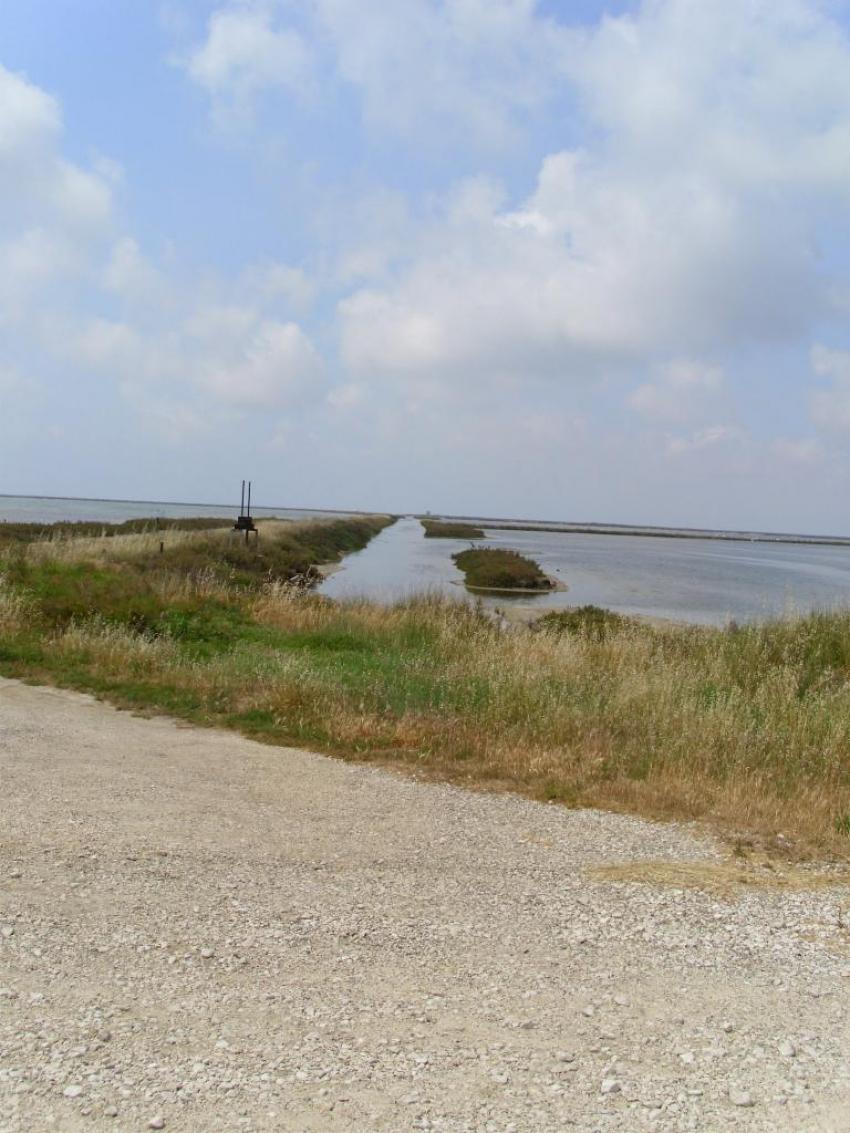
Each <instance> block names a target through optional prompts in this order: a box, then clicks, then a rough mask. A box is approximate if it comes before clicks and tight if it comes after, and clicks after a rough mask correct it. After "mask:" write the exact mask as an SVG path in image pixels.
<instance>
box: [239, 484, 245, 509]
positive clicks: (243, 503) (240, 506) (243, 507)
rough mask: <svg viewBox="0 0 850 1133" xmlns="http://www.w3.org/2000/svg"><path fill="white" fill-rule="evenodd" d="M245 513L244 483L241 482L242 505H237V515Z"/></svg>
mask: <svg viewBox="0 0 850 1133" xmlns="http://www.w3.org/2000/svg"><path fill="white" fill-rule="evenodd" d="M244 512H245V481H244V480H243V481H242V503H241V504H240V505H239V514H240V515H243V514H244Z"/></svg>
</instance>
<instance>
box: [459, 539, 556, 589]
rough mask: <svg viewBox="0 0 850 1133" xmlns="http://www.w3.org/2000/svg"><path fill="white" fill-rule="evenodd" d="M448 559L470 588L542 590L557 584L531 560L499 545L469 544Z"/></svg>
mask: <svg viewBox="0 0 850 1133" xmlns="http://www.w3.org/2000/svg"><path fill="white" fill-rule="evenodd" d="M452 560H453V561H454V562H455V563H456V564H457V566H458V567H459V568H460V570H462V571H463V573H464V575H465V581H466V585H467V587H468V588H469V589H470V590H503V591H507V590H513V591H535V592H539V591H543V590H556V589H558V583H557V582H556V581H555V580H554V579H551V578H549V576H548V575H547V574H544V572H543V571H542V570H541V569H540V566H539V565H538V564H537V563H536V562H534V561H533V560H532V559H527V558H526V557H525V556H524V555H521V554H520V553H519V551H509V550H505V549H503V548H500V547H472V548H471V549H470V550H468V551H459V552H458V553H457V554H456V555H452Z"/></svg>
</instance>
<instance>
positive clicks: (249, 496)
mask: <svg viewBox="0 0 850 1133" xmlns="http://www.w3.org/2000/svg"><path fill="white" fill-rule="evenodd" d="M248 518H249V519H250V518H251V481H250V480H249V481H248Z"/></svg>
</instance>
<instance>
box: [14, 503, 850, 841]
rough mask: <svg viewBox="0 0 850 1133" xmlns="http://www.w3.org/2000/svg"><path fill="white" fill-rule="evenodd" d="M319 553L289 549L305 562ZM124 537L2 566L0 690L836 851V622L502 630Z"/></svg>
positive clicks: (466, 609)
mask: <svg viewBox="0 0 850 1133" xmlns="http://www.w3.org/2000/svg"><path fill="white" fill-rule="evenodd" d="M374 522H375V524H376V525H378V526H379V525H380V523H381V522H382V521H374ZM294 526H295V525H293V527H294ZM308 527H309V525H308ZM293 534H294V532H293V531H292V529H291V528H290V530H289V533H288V537H292V535H293ZM339 534H340V535H341V532H340V533H339ZM361 534H362V533H361ZM328 537H329V536H328V533H327V531H325V532H323V533H322V534H321V536H319V535H318V534H317V533H316V532H310V531H309V530H308V531H306V532H304V538H305V540H307V542H308V543H309V545H310V546H311V547H313V548H314V549H315V548H316V547H318V549H319V550H320V551H321V553H322V554H323V555H324V554H325V553H326V547H325V545H324V544H325V540H327V538H328ZM346 537H347V536H346ZM133 538H138V537H135V536H127V537H126V538H122V539H113V540H101V543H102V544H105V543H107V542H108V543H109V547H110V551H109V554H106V552H105V551H103V550H102V549H101V552H100V554H99V555H95V554H94V552H93V551H92V550H91V548H90V546H89V541H86V540H81V541H80V544H81V545H80V547H78V548H77V549H76V551H74V552H73V553H72V548H71V546H70V544H68V545H63V547H62V554H61V555H58V554H57V553H56V551H57V548H56V546H54V548H53V552H52V554H53V557H49V556H48V557H45V556H46V554H47V551H46V549H45V547H44V545H43V544H35V545H32V546H28V547H26V548H24V549H21V548H20V547H19V548H17V549H15V550H13V551H12V552H10V553H8V554H7V555H6V556H5V557H4V558H2V560H0V563H1V564H2V565H0V671H2V672H3V673H4V674H5V675H8V676H17V677H22V678H25V679H32V680H38V681H47V682H54V683H57V684H61V685H64V686H67V687H72V688H78V689H83V690H87V691H91V692H93V693H95V694H97V695H99V696H105V697H108V698H110V699H111V700H113V701H115V702H117V703H119V704H123V705H127V706H130V707H134V708H138V709H150V710H160V711H166V712H169V713H171V714H173V715H177V716H181V717H184V718H186V719H188V720H192V721H194V722H196V723H200V724H216V725H222V726H227V727H233V728H236V729H239V730H240V731H242V732H243V733H245V734H246V735H249V736H253V737H256V738H258V739H262V740H265V741H267V742H272V743H295V744H303V745H305V746H309V747H313V748H316V749H320V750H325V751H329V752H334V753H338V754H341V755H344V756H346V757H348V758H353V759H361V760H374V761H377V762H381V763H392V764H394V765H399V766H407V767H410V768H413V769H415V770H416V771H417V773H419V774H427V775H433V776H438V777H441V778H445V779H451V780H454V781H457V782H460V783H464V784H468V785H470V786H485V787H489V788H493V789H503V788H510V789H513V790H518V791H521V792H523V793H526V794H528V795H530V796H531V797H534V798H539V799H548V800H553V801H558V802H562V803H566V804H568V805H599V806H603V807H607V808H612V809H621V810H627V811H632V812H635V813H641V814H649V815H655V816H667V817H677V818H688V819H690V818H693V819H703V820H708V821H711V822H712V823H714V824H716V825H718V826H719V827H720V828H721V829H725V830H727V831H730V832H733V833H737V834H740V833H741V832H748V833H756V834H758V835H760V836H763V837H764V838H765V840H769V839H771V838H776V837H777V836H778V835H780V834H781V835H782V836H783V841H782V845H783V846H786V847H788V846H791V847H793V848H796V849H797V850H798V851H800V852H802V851H803V850H804V849H806V848H810V849H811V848H814V849H817V850H818V851H820V852H822V853H832V854H836V855H841V856H845V857H846V856H850V613H834V614H815V615H812V616H810V617H806V618H802V619H798V620H795V621H783V622H775V623H771V624H767V625H763V626H752V627H745V628H740V629H730V630H719V629H718V630H714V629H702V628H681V627H669V628H664V629H658V628H653V627H649V626H646V625H642V624H637V623H635V622H632V621H630V620H628V619H617V618H616V617H610V616H603V615H602V614H600V613H598V612H597V613H592V612H590V613H589V612H585V613H584V614H580V613H578V614H574V616H570V617H559V618H558V619H554V618H552V619H548V620H547V622H546V623H544V624H543V626H542V628H541V629H538V630H536V631H531V630H525V629H517V630H513V631H504V630H501V629H500V628H498V627H497V626H496V625H495V624H494V623H493V622H492V621H491V620H490V619H489V618H488V617H487V616H486V615H485V614H484V613H483V612H482V611H480V610H478V609H476V608H475V607H474V606H471V605H469V604H468V603H465V602H457V603H453V602H450V601H446V600H442V599H420V600H415V601H414V600H412V601H408V602H405V603H402V604H399V605H396V606H392V607H379V606H375V605H371V604H368V603H361V602H355V603H348V604H336V603H332V602H329V601H328V600H326V599H323V598H321V597H320V596H318V595H316V594H313V593H310V592H309V591H305V590H304V589H303V588H301V587H298V586H295V585H293V584H290V583H287V582H285V581H282V580H281V579H280V578H277V579H269V578H268V577H265V576H263V575H259V574H256V575H253V576H252V580H250V579H248V578H246V573H245V572H244V571H243V570H242V568H241V566H240V565H239V564H237V566H236V568H235V569H234V570H233V574H232V577H231V576H230V575H229V574H228V571H226V570H224V569H222V568H221V567H220V564H219V563H218V561H215V562H209V561H206V560H205V559H204V554H207V553H210V552H208V551H207V552H203V553H202V551H201V548H203V547H204V546H205V541H206V540H208V539H210V538H211V536H209V535H208V534H206V533H199V534H194V535H193V534H191V533H190V534H188V535H186V536H185V538H186V539H187V540H188V542H189V543H191V544H192V547H191V548H188V549H187V548H184V547H181V549H180V554H179V555H178V554H176V553H175V556H174V557H173V558H169V556H168V555H164V556H157V558H156V562H157V563H160V562H161V560H164V562H163V563H162V565H160V566H157V567H154V566H152V565H150V562H149V556H148V555H147V552H146V551H144V550H137V551H133V550H132V546H131V544H130V543H128V540H132V539H133ZM219 538H220V539H221V540H222V542H221V543H219V544H213V550H214V551H215V552H216V553H219V552H221V550H222V546H223V545H225V546H226V547H229V546H230V544H226V543H225V541H226V539H227V538H228V537H227V536H220V537H219ZM266 538H267V539H268V540H269V541H271V540H272V535H271V534H268V535H267V536H266ZM262 539H263V535H261V540H262ZM314 541H315V542H314ZM47 550H50V548H49V547H48V548H47ZM190 550H191V553H190ZM187 563H189V564H191V565H190V566H188V567H187V565H186V564H187ZM166 564H167V565H166ZM778 844H779V843H778V842H777V845H778Z"/></svg>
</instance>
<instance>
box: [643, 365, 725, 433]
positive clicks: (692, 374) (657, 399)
mask: <svg viewBox="0 0 850 1133" xmlns="http://www.w3.org/2000/svg"><path fill="white" fill-rule="evenodd" d="M722 386H723V373H722V371H721V370H720V369H719V368H718V367H717V366H706V365H703V364H701V363H699V362H692V361H676V362H671V363H670V364H669V365H667V366H664V367H661V368H660V369H659V371H658V373H657V375H656V377H655V380H654V381H651V382H645V383H644V384H643V385H640V386H638V388H637V389H636V390H635V391H634V393H632V395H631V396H630V398H629V404H630V405H631V407H632V408H633V409H636V410H637V411H638V412H639V413H641V414H642V415H643V416H644V417H646V418H647V419H648V420H649V421H657V422H669V423H671V424H682V423H685V422H688V421H693V420H694V419H703V418H705V417H706V416H707V415H711V414H712V413H715V412H716V411H717V408H718V403H719V395H720V393H721V390H722Z"/></svg>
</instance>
